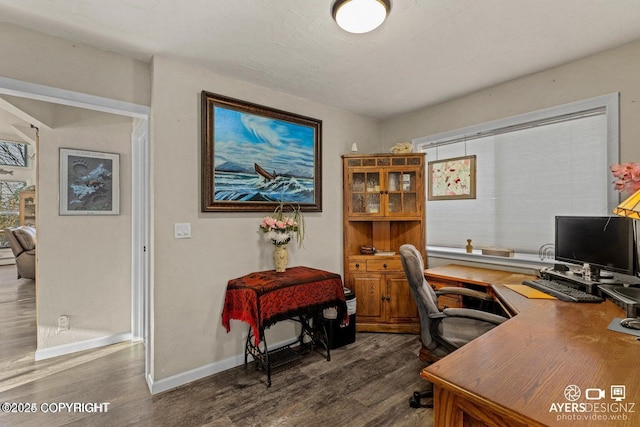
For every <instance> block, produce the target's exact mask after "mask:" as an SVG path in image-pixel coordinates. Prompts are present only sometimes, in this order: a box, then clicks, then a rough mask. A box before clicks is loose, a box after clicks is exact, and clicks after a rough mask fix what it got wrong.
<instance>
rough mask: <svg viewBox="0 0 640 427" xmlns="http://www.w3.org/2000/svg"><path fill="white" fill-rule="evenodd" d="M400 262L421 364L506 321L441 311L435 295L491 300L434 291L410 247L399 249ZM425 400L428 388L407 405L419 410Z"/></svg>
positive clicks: (488, 315)
mask: <svg viewBox="0 0 640 427" xmlns="http://www.w3.org/2000/svg"><path fill="white" fill-rule="evenodd" d="M400 258H401V260H402V268H403V269H404V273H405V275H406V276H407V280H408V282H409V287H410V289H411V293H412V294H413V298H414V299H415V301H416V305H417V306H418V313H419V314H420V341H421V342H422V349H421V350H420V358H421V359H422V360H425V361H427V362H434V361H436V360H438V359H440V358H442V357H444V356H446V355H447V354H449V353H451V352H453V351H455V350H456V349H458V348H460V347H462V346H463V345H465V344H466V343H468V342H470V341H471V340H473V339H474V338H477V337H479V336H480V335H482V334H484V333H485V332H487V331H489V330H491V329H493V328H494V327H496V326H497V325H499V324H501V323H502V322H504V321H505V320H507V318H505V317H502V316H499V315H497V314H493V313H489V312H485V311H480V310H476V309H469V308H445V309H444V310H442V311H441V310H440V309H439V308H438V296H439V295H445V294H448V295H451V294H455V295H462V296H466V297H470V298H475V299H478V300H480V301H482V302H491V301H493V298H492V297H490V296H489V295H487V294H486V293H483V292H479V291H476V290H473V289H466V288H455V287H447V288H440V289H439V290H438V291H437V292H436V291H434V290H433V289H432V288H431V286H429V284H428V283H427V280H426V279H425V277H424V263H423V261H422V255H421V254H420V251H418V250H417V249H416V247H415V246H413V245H402V246H400ZM427 397H433V389H432V387H431V389H429V390H426V391H424V392H414V393H413V396H412V397H411V399H410V400H409V404H410V406H411V407H413V408H419V407H420V406H421V404H420V399H421V398H427ZM428 406H432V405H428Z"/></svg>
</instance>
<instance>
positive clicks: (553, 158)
mask: <svg viewBox="0 0 640 427" xmlns="http://www.w3.org/2000/svg"><path fill="white" fill-rule="evenodd" d="M610 113H611V112H609V111H608V110H607V109H606V108H594V109H591V110H588V111H579V112H575V113H572V114H562V115H558V116H552V117H548V118H545V119H544V120H539V121H529V122H526V123H521V124H516V125H513V126H502V127H497V128H494V129H490V130H487V131H485V132H483V133H480V132H477V133H475V134H474V135H473V137H470V136H469V135H468V134H467V135H464V136H461V137H459V138H455V137H454V138H449V139H447V140H445V141H442V140H441V141H435V142H434V143H431V144H423V145H422V146H421V147H420V148H422V151H426V153H427V161H429V162H430V161H435V160H440V161H441V160H444V159H447V158H452V157H460V156H466V155H476V199H470V200H434V201H427V205H426V206H427V244H428V245H433V246H445V247H464V246H465V245H466V240H467V239H472V242H473V243H472V244H473V246H474V247H475V248H481V247H500V248H508V249H513V250H515V251H517V252H524V253H538V250H539V248H540V247H541V246H542V245H544V244H547V243H553V242H554V233H555V228H554V227H555V216H556V215H610V211H609V199H610V192H611V191H612V190H611V188H612V183H611V182H612V177H611V176H610V173H609V169H608V167H609V162H610V161H611V158H610V157H611V156H610V147H609V144H610V138H608V123H609V122H608V120H607V114H610ZM615 143H616V145H617V139H616V141H615ZM616 149H617V147H616ZM616 160H617V158H616Z"/></svg>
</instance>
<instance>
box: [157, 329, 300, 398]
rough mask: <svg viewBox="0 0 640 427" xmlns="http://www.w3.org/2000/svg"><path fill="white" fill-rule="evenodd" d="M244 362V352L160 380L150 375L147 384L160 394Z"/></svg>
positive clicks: (250, 358)
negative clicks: (155, 379)
mask: <svg viewBox="0 0 640 427" xmlns="http://www.w3.org/2000/svg"><path fill="white" fill-rule="evenodd" d="M290 343H291V340H289V341H282V342H279V343H276V344H271V345H269V347H270V348H278V347H280V346H282V345H285V344H290ZM248 361H249V362H253V357H251V356H249V358H248ZM242 364H244V354H240V355H237V356H233V357H230V358H228V359H225V360H222V361H220V362H215V363H209V364H208V365H204V366H201V367H199V368H195V369H191V370H189V371H185V372H181V373H179V374H176V375H172V376H170V377H167V378H162V379H160V380H158V381H154V380H153V378H151V377H150V376H149V377H147V385H148V386H149V391H151V394H158V393H162V392H164V391H167V390H171V389H173V388H176V387H180V386H181V385H185V384H188V383H190V382H193V381H197V380H199V379H202V378H205V377H208V376H210V375H213V374H217V373H218V372H222V371H226V370H227V369H231V368H235V367H236V366H240V365H242ZM265 375H266V374H265Z"/></svg>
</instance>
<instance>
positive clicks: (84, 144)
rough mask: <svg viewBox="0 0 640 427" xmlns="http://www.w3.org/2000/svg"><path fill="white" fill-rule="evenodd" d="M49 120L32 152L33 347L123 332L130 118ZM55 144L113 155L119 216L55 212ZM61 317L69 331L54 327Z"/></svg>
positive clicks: (127, 310)
mask: <svg viewBox="0 0 640 427" xmlns="http://www.w3.org/2000/svg"><path fill="white" fill-rule="evenodd" d="M65 111H67V113H69V111H68V110H65ZM57 121H58V122H59V123H61V125H60V126H58V127H56V128H54V129H51V130H49V129H42V130H41V131H40V150H39V153H38V159H39V162H40V168H39V179H38V187H37V190H38V220H37V221H38V222H37V226H38V278H37V316H38V351H39V352H41V351H42V350H44V349H50V348H53V347H58V346H62V345H67V344H71V343H77V342H82V341H86V340H91V339H98V338H104V337H111V336H114V335H118V334H122V333H127V332H131V131H132V121H131V119H128V118H124V117H119V116H113V115H108V114H101V113H95V112H86V111H82V110H79V111H76V112H72V113H71V114H69V115H68V116H67V117H58V120H57ZM59 148H74V149H82V150H93V151H103V152H109V153H119V154H120V215H112V216H103V215H102V216H60V215H59V214H58V212H59V209H58V194H59V189H58V185H59V164H58V150H59ZM63 314H64V315H68V316H69V319H70V325H71V328H70V329H69V330H66V331H58V325H57V322H58V316H59V315H63Z"/></svg>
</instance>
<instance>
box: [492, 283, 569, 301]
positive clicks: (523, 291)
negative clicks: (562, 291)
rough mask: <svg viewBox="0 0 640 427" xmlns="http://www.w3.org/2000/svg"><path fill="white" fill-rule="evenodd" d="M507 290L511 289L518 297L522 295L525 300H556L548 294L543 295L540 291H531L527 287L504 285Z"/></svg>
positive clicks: (530, 288) (531, 289)
mask: <svg viewBox="0 0 640 427" xmlns="http://www.w3.org/2000/svg"><path fill="white" fill-rule="evenodd" d="M505 286H506V287H507V288H509V289H511V290H512V291H515V292H517V293H519V294H520V295H524V296H525V297H527V298H533V299H557V298H556V297H554V296H551V295H549V294H545V293H544V292H542V291H539V290H537V289H533V288H532V287H530V286H527V285H505Z"/></svg>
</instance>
